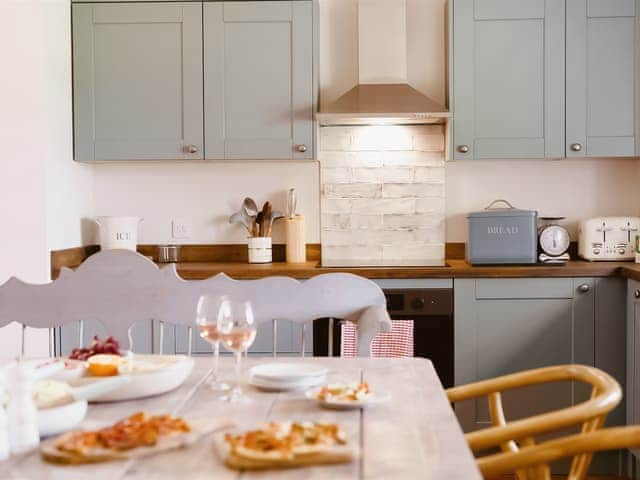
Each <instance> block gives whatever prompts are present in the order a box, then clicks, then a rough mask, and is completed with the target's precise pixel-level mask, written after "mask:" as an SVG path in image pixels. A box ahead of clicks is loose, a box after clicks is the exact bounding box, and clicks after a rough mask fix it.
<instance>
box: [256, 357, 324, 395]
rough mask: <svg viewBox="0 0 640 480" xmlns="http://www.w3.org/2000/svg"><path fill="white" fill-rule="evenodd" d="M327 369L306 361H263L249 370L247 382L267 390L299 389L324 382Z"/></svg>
mask: <svg viewBox="0 0 640 480" xmlns="http://www.w3.org/2000/svg"><path fill="white" fill-rule="evenodd" d="M326 376H327V369H326V368H323V367H320V366H317V365H310V364H308V363H265V364H262V365H257V366H255V367H253V368H251V369H250V370H249V384H250V385H253V386H254V387H258V388H261V389H263V390H269V391H284V390H300V389H305V388H309V387H313V386H316V385H320V384H321V383H323V382H324V380H325V378H326Z"/></svg>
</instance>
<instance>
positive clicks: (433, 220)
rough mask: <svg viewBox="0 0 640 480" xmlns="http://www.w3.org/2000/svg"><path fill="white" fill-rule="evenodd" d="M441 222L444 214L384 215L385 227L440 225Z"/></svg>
mask: <svg viewBox="0 0 640 480" xmlns="http://www.w3.org/2000/svg"><path fill="white" fill-rule="evenodd" d="M443 222H444V215H431V214H428V213H427V214H424V213H423V214H413V215H398V214H388V215H385V216H384V228H386V229H404V228H424V227H441V226H442V223H443Z"/></svg>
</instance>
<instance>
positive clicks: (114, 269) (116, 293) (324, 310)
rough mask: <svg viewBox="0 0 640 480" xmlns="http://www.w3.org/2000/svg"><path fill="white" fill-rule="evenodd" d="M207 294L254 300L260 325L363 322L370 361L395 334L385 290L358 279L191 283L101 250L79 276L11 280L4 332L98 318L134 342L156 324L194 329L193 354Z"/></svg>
mask: <svg viewBox="0 0 640 480" xmlns="http://www.w3.org/2000/svg"><path fill="white" fill-rule="evenodd" d="M204 293H207V294H214V295H215V294H219V295H229V296H231V297H233V298H235V299H238V300H247V301H251V303H252V304H253V307H254V315H255V318H256V321H257V322H258V323H262V322H270V321H273V319H278V320H289V321H293V322H299V323H303V324H306V323H308V322H311V321H313V320H314V319H317V318H340V319H345V320H350V321H353V322H354V323H356V324H357V325H358V351H359V352H362V354H361V355H362V356H368V355H369V354H370V345H371V341H372V340H373V337H375V335H376V334H377V333H378V332H381V331H390V329H391V321H390V319H389V315H388V314H387V311H386V302H385V297H384V294H383V293H382V290H381V289H380V287H378V286H377V285H376V284H375V283H374V282H372V281H370V280H368V279H366V278H362V277H358V276H356V275H351V274H346V273H329V274H323V275H318V276H316V277H313V278H311V279H309V280H307V281H305V282H299V281H297V280H295V279H293V278H288V277H268V278H263V279H260V280H233V279H231V278H229V277H228V276H226V275H224V274H219V275H216V276H214V277H211V278H209V279H206V280H194V281H187V280H184V279H182V278H181V277H180V276H179V275H178V273H177V271H176V267H175V265H173V264H171V265H167V266H164V267H162V268H159V267H158V266H157V265H156V264H154V263H153V262H152V261H150V260H149V259H147V258H146V257H144V256H142V255H140V254H138V253H135V252H130V251H124V250H110V251H104V252H100V253H97V254H95V255H93V256H91V257H89V258H88V259H87V260H86V261H85V262H84V263H83V264H82V265H80V266H79V267H78V268H77V269H76V270H75V271H74V270H69V269H63V270H62V271H61V272H60V276H59V277H58V279H56V280H55V281H53V282H51V283H48V284H44V285H30V284H27V283H24V282H22V281H21V280H19V279H17V278H15V277H13V278H11V279H9V280H8V281H7V282H6V283H5V284H3V285H1V286H0V327H3V326H5V325H8V324H9V323H11V322H13V321H15V322H18V323H20V324H22V325H23V332H24V328H26V327H33V328H49V329H51V328H56V327H60V326H63V325H66V324H69V323H72V322H83V321H85V320H96V321H98V322H99V323H101V324H102V325H103V326H104V327H105V329H106V331H107V332H108V333H109V334H110V335H113V336H114V337H116V338H117V339H119V340H123V339H125V338H127V339H128V340H129V342H131V338H130V329H131V327H132V325H133V324H134V323H136V322H138V321H141V320H156V321H158V322H160V324H161V325H164V324H165V323H170V324H174V325H183V326H186V327H188V328H189V329H190V330H189V339H190V340H189V347H188V351H189V353H191V337H192V335H191V333H192V330H191V329H192V328H193V326H195V315H196V305H197V303H198V299H199V297H200V296H201V295H202V294H204ZM160 335H161V336H162V329H161V332H160ZM81 338H82V337H81ZM23 342H24V335H23ZM162 343H163V342H162V338H161V339H160V345H162ZM129 347H131V343H129Z"/></svg>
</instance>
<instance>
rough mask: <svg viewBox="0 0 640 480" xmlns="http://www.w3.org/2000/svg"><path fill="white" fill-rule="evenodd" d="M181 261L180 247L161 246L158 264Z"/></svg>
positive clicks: (159, 247)
mask: <svg viewBox="0 0 640 480" xmlns="http://www.w3.org/2000/svg"><path fill="white" fill-rule="evenodd" d="M179 261H180V245H159V246H158V262H159V263H176V262H179Z"/></svg>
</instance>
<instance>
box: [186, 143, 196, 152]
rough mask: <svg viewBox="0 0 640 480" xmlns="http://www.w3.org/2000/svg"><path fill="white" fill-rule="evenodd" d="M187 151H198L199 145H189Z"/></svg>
mask: <svg viewBox="0 0 640 480" xmlns="http://www.w3.org/2000/svg"><path fill="white" fill-rule="evenodd" d="M187 152H188V153H198V147H196V146H195V145H187Z"/></svg>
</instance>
